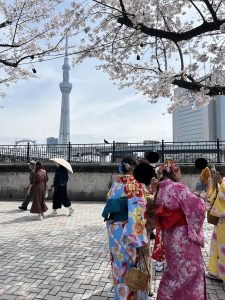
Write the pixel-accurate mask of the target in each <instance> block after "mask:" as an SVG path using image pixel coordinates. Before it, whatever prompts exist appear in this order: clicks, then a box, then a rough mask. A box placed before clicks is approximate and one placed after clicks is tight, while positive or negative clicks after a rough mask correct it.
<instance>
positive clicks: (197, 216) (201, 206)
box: [179, 184, 206, 247]
mask: <svg viewBox="0 0 225 300" xmlns="http://www.w3.org/2000/svg"><path fill="white" fill-rule="evenodd" d="M180 189H181V191H180V193H179V202H180V205H181V208H182V210H183V212H184V214H185V217H186V221H187V226H188V238H189V239H190V240H192V241H193V242H195V243H197V244H199V245H201V246H202V247H203V246H204V237H203V229H202V227H203V223H204V220H205V211H206V205H205V202H204V200H203V199H202V198H200V197H197V196H196V195H194V194H193V193H192V192H191V190H190V189H189V188H188V187H186V186H185V185H183V184H180Z"/></svg>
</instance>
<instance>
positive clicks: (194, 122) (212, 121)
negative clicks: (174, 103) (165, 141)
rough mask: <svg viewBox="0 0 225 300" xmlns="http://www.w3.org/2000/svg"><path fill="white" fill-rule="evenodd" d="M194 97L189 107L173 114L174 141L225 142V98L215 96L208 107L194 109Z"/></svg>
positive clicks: (183, 107)
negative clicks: (217, 140)
mask: <svg viewBox="0 0 225 300" xmlns="http://www.w3.org/2000/svg"><path fill="white" fill-rule="evenodd" d="M194 101H195V99H194V97H191V98H190V103H189V105H188V106H182V107H179V108H177V109H176V110H175V111H174V112H173V116H172V119H173V141H174V142H190V141H215V140H216V139H217V138H219V139H220V140H225V96H221V95H218V96H215V97H214V98H213V99H212V101H211V102H210V103H209V105H207V106H203V107H200V108H197V109H193V108H192V107H193V105H194Z"/></svg>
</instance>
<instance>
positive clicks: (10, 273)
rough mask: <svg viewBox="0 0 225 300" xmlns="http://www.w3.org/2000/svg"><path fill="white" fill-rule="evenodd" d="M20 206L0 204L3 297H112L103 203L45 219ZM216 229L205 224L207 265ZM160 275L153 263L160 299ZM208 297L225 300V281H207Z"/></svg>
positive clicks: (80, 206) (48, 299) (98, 299)
mask: <svg viewBox="0 0 225 300" xmlns="http://www.w3.org/2000/svg"><path fill="white" fill-rule="evenodd" d="M19 204H20V202H1V211H0V299H2V300H7V299H18V300H22V299H26V300H28V299H45V300H52V299H53V300H60V299H65V300H66V299H76V300H78V299H91V300H103V299H105V300H106V299H107V300H110V299H113V293H112V286H111V278H110V264H109V258H108V246H107V236H106V230H105V226H104V223H103V220H102V218H101V212H102V208H103V203H91V202H89V203H87V202H83V203H81V202H79V203H74V204H73V206H74V208H75V212H74V215H72V216H71V217H69V216H67V213H68V211H67V210H66V209H65V208H63V209H62V210H61V211H60V213H59V215H58V216H57V217H51V216H50V215H49V214H50V212H51V210H50V211H49V212H47V213H46V218H45V219H44V220H43V221H39V220H37V217H36V215H32V214H30V213H29V211H26V212H22V211H19V210H18V208H17V207H18V205H19ZM47 204H48V206H49V208H50V207H51V203H47ZM211 231H212V226H211V225H206V226H205V236H206V246H205V248H204V250H203V255H204V259H205V263H207V260H208V251H209V240H210V235H211ZM160 276H161V274H160V273H155V270H154V264H153V290H154V292H155V295H156V292H157V287H158V284H159V281H160ZM207 293H208V299H209V300H216V299H225V283H218V282H213V281H211V280H208V279H207ZM152 299H155V296H154V297H153V298H152ZM190 300H191V299H190Z"/></svg>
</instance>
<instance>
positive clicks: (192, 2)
mask: <svg viewBox="0 0 225 300" xmlns="http://www.w3.org/2000/svg"><path fill="white" fill-rule="evenodd" d="M189 1H190V2H191V4H192V5H193V6H194V7H195V9H196V10H197V12H198V13H199V14H200V16H201V17H202V20H203V22H206V19H205V18H204V16H203V14H202V12H201V11H200V9H199V8H198V6H197V5H196V4H195V3H194V1H192V0H189Z"/></svg>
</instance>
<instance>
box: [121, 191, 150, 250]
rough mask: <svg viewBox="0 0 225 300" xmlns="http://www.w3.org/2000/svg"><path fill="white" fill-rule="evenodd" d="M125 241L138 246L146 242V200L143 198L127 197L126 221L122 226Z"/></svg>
mask: <svg viewBox="0 0 225 300" xmlns="http://www.w3.org/2000/svg"><path fill="white" fill-rule="evenodd" d="M124 236H125V237H126V240H127V243H128V244H129V245H131V246H133V247H135V248H140V247H142V246H145V245H146V244H147V243H148V236H147V230H146V202H145V199H144V198H139V197H136V196H135V197H132V198H129V199H128V221H127V223H126V224H125V226H124Z"/></svg>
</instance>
